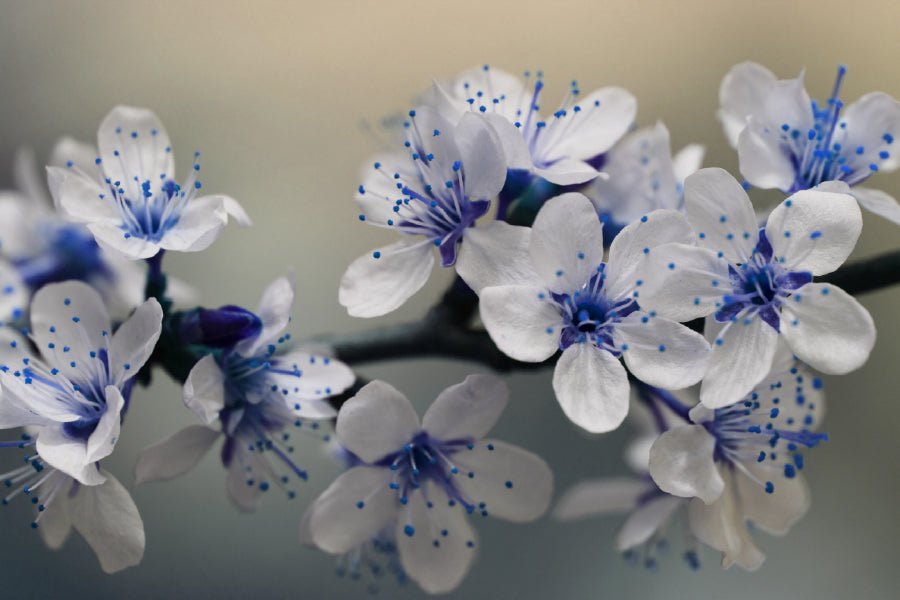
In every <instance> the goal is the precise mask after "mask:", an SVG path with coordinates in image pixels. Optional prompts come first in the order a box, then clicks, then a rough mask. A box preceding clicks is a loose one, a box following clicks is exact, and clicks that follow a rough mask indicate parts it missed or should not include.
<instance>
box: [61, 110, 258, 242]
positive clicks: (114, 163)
mask: <svg viewBox="0 0 900 600" xmlns="http://www.w3.org/2000/svg"><path fill="white" fill-rule="evenodd" d="M97 143H98V146H99V150H100V157H99V158H97V159H96V160H95V161H94V162H95V169H96V171H97V175H94V176H92V175H90V174H89V173H90V172H89V171H86V170H85V169H83V168H80V167H79V166H78V165H77V164H75V162H74V161H69V162H68V163H67V167H65V168H62V167H50V168H48V177H49V182H50V191H51V193H52V194H53V197H54V199H55V201H56V203H57V206H58V207H59V210H60V211H61V212H62V213H63V214H65V215H66V216H67V217H69V218H70V219H72V220H74V221H78V222H82V223H85V224H86V225H87V228H88V229H89V230H90V231H91V233H93V234H94V238H95V239H96V240H97V243H98V244H100V246H101V247H103V248H106V249H109V250H112V251H115V252H118V253H120V254H122V255H124V256H126V257H128V258H130V259H144V258H150V257H153V256H155V255H156V254H157V253H159V252H160V251H161V250H177V251H181V252H196V251H199V250H204V249H205V248H207V247H208V246H209V245H210V244H212V243H213V241H215V239H216V237H217V236H218V235H219V232H220V231H221V230H222V229H223V228H224V227H225V225H226V224H227V222H228V216H229V215H231V216H232V217H234V218H235V219H236V220H237V221H238V223H239V224H240V225H249V224H250V219H249V218H248V217H247V215H246V213H244V210H243V209H242V208H241V206H240V205H239V204H238V203H237V202H236V201H235V200H233V199H232V198H229V197H227V196H220V195H217V196H201V197H197V194H198V192H199V190H200V188H201V185H200V181H199V180H198V179H197V174H198V172H199V170H200V164H199V163H198V162H194V165H193V168H192V169H191V171H190V174H189V175H188V177H187V178H186V179H185V180H184V181H183V183H181V184H179V183H177V182H176V180H175V161H174V158H173V155H172V148H171V146H170V143H169V135H168V133H166V130H165V128H164V127H163V125H162V122H160V120H159V118H158V117H157V116H156V115H155V114H153V113H152V112H151V111H149V110H147V109H144V108H134V107H130V106H117V107H115V108H114V109H113V110H112V111H111V112H110V113H109V114H108V115H107V116H106V118H105V119H103V122H102V123H101V124H100V129H99V130H98V132H97ZM198 156H199V154H195V158H196V157H198Z"/></svg>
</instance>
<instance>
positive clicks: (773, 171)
mask: <svg viewBox="0 0 900 600" xmlns="http://www.w3.org/2000/svg"><path fill="white" fill-rule="evenodd" d="M737 150H738V159H739V161H740V162H739V168H740V170H741V175H743V176H744V178H745V179H746V180H747V181H748V182H749V183H751V184H752V185H754V186H756V187H758V188H761V189H764V190H768V189H772V188H776V189H779V190H789V189H791V186H793V184H794V178H795V177H796V172H795V169H794V165H793V163H792V162H791V156H790V155H789V154H787V153H785V152H784V151H782V148H781V143H780V141H779V139H778V138H777V137H776V136H775V135H773V134H772V133H771V132H770V131H769V130H768V129H767V128H766V126H765V125H764V124H762V123H761V122H760V121H758V120H757V119H756V118H754V117H751V118H750V119H749V121H748V123H747V127H746V128H745V129H744V131H742V132H741V135H740V137H739V138H738V144H737Z"/></svg>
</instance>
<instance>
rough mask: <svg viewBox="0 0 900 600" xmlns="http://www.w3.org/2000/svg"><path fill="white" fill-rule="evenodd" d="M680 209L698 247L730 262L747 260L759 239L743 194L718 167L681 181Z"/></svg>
mask: <svg viewBox="0 0 900 600" xmlns="http://www.w3.org/2000/svg"><path fill="white" fill-rule="evenodd" d="M684 206H685V210H686V211H687V216H688V221H690V223H691V226H692V227H693V228H694V231H696V232H697V236H698V237H699V238H700V245H701V246H703V247H705V248H709V249H710V250H713V251H715V252H722V253H723V256H724V257H725V258H726V259H727V260H728V261H729V262H731V263H743V262H746V260H747V258H749V257H750V254H751V252H752V251H753V248H754V247H755V246H756V241H757V239H758V237H759V233H758V232H759V225H757V221H756V214H755V213H754V212H753V206H752V205H751V204H750V198H748V197H747V192H745V191H744V189H743V188H742V187H741V184H739V183H738V182H737V181H736V180H735V179H734V177H732V176H731V175H729V174H728V172H726V171H724V170H723V169H719V168H708V169H700V170H699V171H697V172H696V173H694V174H693V175H691V176H690V177H688V178H687V179H685V180H684Z"/></svg>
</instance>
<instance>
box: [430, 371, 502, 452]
mask: <svg viewBox="0 0 900 600" xmlns="http://www.w3.org/2000/svg"><path fill="white" fill-rule="evenodd" d="M508 399H509V388H508V387H507V386H506V384H505V383H504V382H503V380H502V379H499V378H497V377H494V376H493V375H469V376H468V377H466V379H465V380H464V381H463V382H462V383H457V384H456V385H452V386H450V387H448V388H447V389H445V390H444V391H443V392H441V393H440V395H439V396H438V397H437V398H436V399H435V401H434V402H433V403H432V404H431V406H430V407H428V410H427V411H425V416H424V417H422V429H424V430H425V431H427V432H428V434H429V435H430V436H431V437H433V438H435V439H439V440H463V439H468V440H472V441H475V440H480V439H481V438H483V437H484V435H485V434H486V433H487V432H488V431H490V430H491V428H492V427H493V426H494V424H495V423H496V422H497V419H499V418H500V414H501V413H502V412H503V409H504V408H506V401H507V400H508Z"/></svg>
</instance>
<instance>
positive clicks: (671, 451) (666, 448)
mask: <svg viewBox="0 0 900 600" xmlns="http://www.w3.org/2000/svg"><path fill="white" fill-rule="evenodd" d="M715 449H716V438H715V437H714V436H712V435H710V433H709V432H708V431H707V430H706V428H705V427H703V426H702V425H684V426H681V427H673V428H672V429H669V430H668V431H665V432H663V433H662V434H661V435H660V436H659V437H658V438H657V439H656V442H654V443H653V447H651V448H650V476H651V477H653V481H655V482H656V485H658V486H659V489H661V490H662V491H664V492H667V493H669V494H672V495H673V496H681V497H683V498H692V497H697V498H700V499H701V500H703V501H704V502H705V503H707V504H711V503H712V502H715V500H716V499H717V498H718V497H719V496H721V495H722V490H723V489H724V488H725V482H724V481H723V480H722V477H721V475H719V470H718V469H717V468H716V464H715V462H714V461H713V452H714V451H715Z"/></svg>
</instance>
